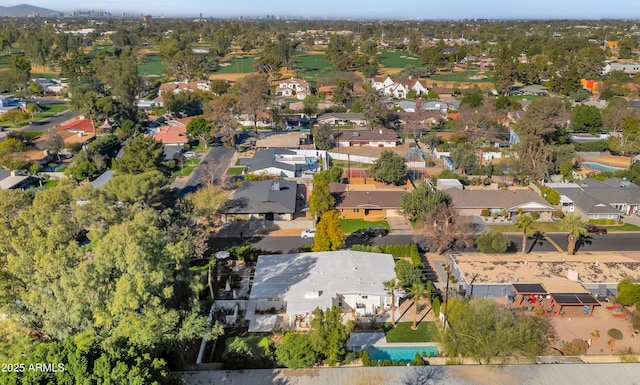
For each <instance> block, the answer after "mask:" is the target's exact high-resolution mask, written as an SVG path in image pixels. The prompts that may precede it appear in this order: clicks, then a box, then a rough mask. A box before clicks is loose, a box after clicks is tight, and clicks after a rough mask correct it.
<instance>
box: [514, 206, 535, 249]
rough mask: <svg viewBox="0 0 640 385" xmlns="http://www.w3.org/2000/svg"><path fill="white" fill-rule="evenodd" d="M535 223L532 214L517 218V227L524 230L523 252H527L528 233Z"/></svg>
mask: <svg viewBox="0 0 640 385" xmlns="http://www.w3.org/2000/svg"><path fill="white" fill-rule="evenodd" d="M534 225H535V220H534V219H533V217H532V216H531V215H530V214H523V215H520V216H519V217H518V219H516V223H515V226H516V228H517V229H520V230H522V254H525V253H526V252H527V235H529V231H530V230H531V229H532V228H533V227H534Z"/></svg>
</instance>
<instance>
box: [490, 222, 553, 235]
mask: <svg viewBox="0 0 640 385" xmlns="http://www.w3.org/2000/svg"><path fill="white" fill-rule="evenodd" d="M491 223H492V222H488V226H487V227H488V228H489V230H496V231H500V232H502V233H522V230H520V229H518V228H517V227H516V226H515V225H493V224H491ZM531 231H542V232H544V233H557V232H560V231H562V230H560V221H558V222H536V223H535V224H534V226H533V229H531Z"/></svg>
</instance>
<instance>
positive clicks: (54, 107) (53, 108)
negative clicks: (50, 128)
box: [33, 104, 69, 121]
mask: <svg viewBox="0 0 640 385" xmlns="http://www.w3.org/2000/svg"><path fill="white" fill-rule="evenodd" d="M45 108H46V109H45ZM42 109H43V111H42V112H39V113H37V114H35V115H34V116H33V120H35V121H38V120H42V119H45V118H49V117H51V116H54V115H55V114H58V113H60V112H64V111H66V110H68V109H69V106H67V105H66V104H50V105H47V106H44V107H42Z"/></svg>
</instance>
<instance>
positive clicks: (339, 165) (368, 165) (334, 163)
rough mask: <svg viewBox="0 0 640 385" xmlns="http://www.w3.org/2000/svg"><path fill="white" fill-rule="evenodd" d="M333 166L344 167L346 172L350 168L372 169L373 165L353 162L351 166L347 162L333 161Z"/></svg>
mask: <svg viewBox="0 0 640 385" xmlns="http://www.w3.org/2000/svg"><path fill="white" fill-rule="evenodd" d="M331 166H332V167H342V169H343V170H346V169H347V168H348V167H349V166H351V168H352V169H354V168H366V169H368V168H369V167H371V165H370V164H367V163H360V162H351V164H349V162H347V161H346V160H340V159H331Z"/></svg>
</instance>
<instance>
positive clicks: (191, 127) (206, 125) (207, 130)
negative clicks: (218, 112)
mask: <svg viewBox="0 0 640 385" xmlns="http://www.w3.org/2000/svg"><path fill="white" fill-rule="evenodd" d="M187 135H189V136H190V137H191V138H194V139H198V140H199V141H200V142H202V143H204V146H205V148H206V147H207V141H208V140H209V139H210V138H211V123H210V122H209V121H208V120H207V119H206V118H205V117H204V116H197V117H195V118H193V119H192V120H191V121H190V122H189V124H187Z"/></svg>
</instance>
